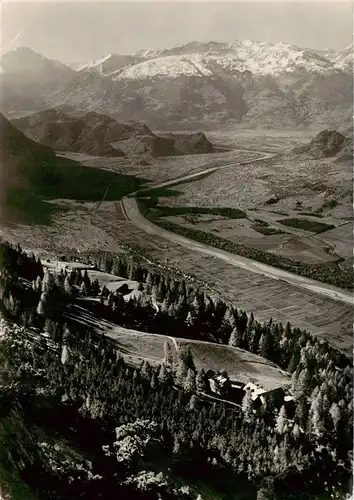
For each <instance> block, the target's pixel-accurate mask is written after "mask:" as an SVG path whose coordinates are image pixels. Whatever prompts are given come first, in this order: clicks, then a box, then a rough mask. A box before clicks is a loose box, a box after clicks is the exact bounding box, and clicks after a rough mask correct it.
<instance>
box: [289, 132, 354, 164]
mask: <svg viewBox="0 0 354 500" xmlns="http://www.w3.org/2000/svg"><path fill="white" fill-rule="evenodd" d="M293 153H294V154H295V155H300V156H307V157H310V158H329V157H337V158H338V159H346V158H348V157H350V156H352V154H353V142H352V140H351V139H349V138H347V137H345V136H344V135H342V134H340V133H339V132H337V131H336V130H323V131H322V132H320V133H319V134H317V135H316V137H315V138H314V139H312V141H311V142H310V143H309V144H305V145H304V146H301V147H298V148H295V149H293Z"/></svg>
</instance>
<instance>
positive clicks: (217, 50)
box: [114, 40, 333, 80]
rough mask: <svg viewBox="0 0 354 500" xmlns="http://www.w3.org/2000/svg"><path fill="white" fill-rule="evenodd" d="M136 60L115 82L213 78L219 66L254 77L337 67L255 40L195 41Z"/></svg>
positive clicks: (296, 49)
mask: <svg viewBox="0 0 354 500" xmlns="http://www.w3.org/2000/svg"><path fill="white" fill-rule="evenodd" d="M135 57H136V58H138V57H140V61H139V62H138V63H137V64H133V65H131V66H129V67H128V68H126V69H125V70H124V71H120V72H118V74H117V73H115V75H114V77H115V79H128V80H135V79H138V80H140V79H145V78H147V79H149V78H169V79H170V78H177V77H180V76H183V75H184V76H210V75H212V74H213V70H214V69H215V67H218V68H219V69H222V71H224V72H226V73H227V74H229V75H230V76H232V75H234V74H235V73H242V72H245V71H251V72H252V73H253V74H254V75H279V74H282V73H292V72H295V71H300V70H301V71H303V70H305V71H307V72H310V73H322V72H324V71H328V70H330V69H331V68H332V67H333V63H332V62H331V61H329V60H328V59H326V58H325V57H323V56H321V55H320V54H317V53H316V52H314V51H311V50H308V49H301V48H299V47H296V46H294V45H289V44H285V43H276V44H272V43H268V42H256V41H253V40H244V41H235V42H233V43H229V44H227V43H223V42H209V43H200V42H199V43H198V42H191V43H189V44H186V45H184V46H179V47H175V48H171V49H166V50H161V51H158V50H156V51H150V50H147V51H139V52H138V53H136V54H135ZM141 59H142V60H141ZM116 75H117V76H116Z"/></svg>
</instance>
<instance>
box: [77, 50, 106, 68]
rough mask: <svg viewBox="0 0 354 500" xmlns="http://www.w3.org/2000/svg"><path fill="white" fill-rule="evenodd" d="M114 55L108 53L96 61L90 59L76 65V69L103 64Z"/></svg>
mask: <svg viewBox="0 0 354 500" xmlns="http://www.w3.org/2000/svg"><path fill="white" fill-rule="evenodd" d="M112 55H113V54H106V55H105V56H103V57H101V58H100V59H96V60H94V61H90V62H88V63H85V64H81V65H80V66H78V67H76V68H75V69H76V71H82V70H85V69H92V68H97V67H98V66H100V65H101V64H103V63H104V62H106V61H107V60H108V59H110V58H111V57H112Z"/></svg>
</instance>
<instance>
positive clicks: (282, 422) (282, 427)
mask: <svg viewBox="0 0 354 500" xmlns="http://www.w3.org/2000/svg"><path fill="white" fill-rule="evenodd" d="M286 428H287V415H286V409H285V406H284V405H283V406H282V407H281V408H280V411H279V414H278V416H277V418H276V421H275V430H276V432H277V433H278V434H284V433H285V431H286Z"/></svg>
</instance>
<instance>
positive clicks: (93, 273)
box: [42, 259, 140, 300]
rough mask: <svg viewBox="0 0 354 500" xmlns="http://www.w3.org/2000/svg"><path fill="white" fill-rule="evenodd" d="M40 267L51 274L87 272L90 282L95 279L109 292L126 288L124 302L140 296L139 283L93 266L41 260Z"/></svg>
mask: <svg viewBox="0 0 354 500" xmlns="http://www.w3.org/2000/svg"><path fill="white" fill-rule="evenodd" d="M42 265H43V267H44V268H47V269H49V270H50V271H51V272H52V273H58V272H60V270H61V269H62V270H63V271H64V270H66V271H67V272H70V271H71V270H74V269H75V270H80V271H81V272H83V271H85V270H86V271H87V274H88V277H89V278H90V280H91V281H93V280H95V279H97V280H98V282H99V284H100V287H103V286H105V287H106V288H107V289H108V290H109V291H110V292H115V291H116V290H118V289H119V288H121V287H122V286H123V285H126V286H127V291H128V293H125V294H124V298H125V300H129V299H130V298H132V297H136V296H138V295H139V294H140V292H139V291H138V286H139V283H138V282H137V281H134V280H129V279H126V278H121V277H119V276H115V275H114V274H109V273H105V272H103V271H98V270H97V269H94V268H93V266H88V265H87V264H82V263H80V262H67V261H60V260H55V259H54V260H50V261H49V262H48V260H46V259H43V260H42Z"/></svg>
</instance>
